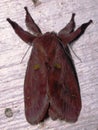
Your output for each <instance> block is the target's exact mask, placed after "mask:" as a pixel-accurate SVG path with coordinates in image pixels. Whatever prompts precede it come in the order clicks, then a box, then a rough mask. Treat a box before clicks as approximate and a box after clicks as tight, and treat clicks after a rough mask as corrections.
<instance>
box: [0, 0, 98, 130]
mask: <svg viewBox="0 0 98 130" xmlns="http://www.w3.org/2000/svg"><path fill="white" fill-rule="evenodd" d="M40 1H41V4H39V5H38V6H36V7H35V6H34V5H33V2H32V0H21V1H20V0H17V1H11V0H3V1H0V130H14V129H15V130H17V129H18V130H65V129H66V130H98V86H97V85H98V36H97V35H98V22H97V21H98V18H97V17H98V16H97V15H98V7H97V6H98V0H93V1H92V0H86V1H85V0H82V1H80V0H74V1H73V0H40ZM24 6H28V9H29V11H30V13H31V15H32V16H33V18H34V20H35V21H36V22H37V23H38V25H39V27H40V28H41V29H42V31H43V32H47V31H53V30H54V31H55V32H58V31H59V30H60V29H61V28H62V27H64V26H65V25H66V24H67V22H69V20H70V18H71V14H72V13H73V12H74V13H76V17H75V21H76V24H77V27H78V26H79V25H81V24H82V23H84V22H87V21H88V20H89V19H93V21H94V23H93V24H92V25H90V26H89V27H88V29H87V30H86V32H85V34H84V35H83V36H82V37H81V38H80V39H79V40H78V41H77V42H75V43H74V45H73V46H72V49H73V50H74V52H75V54H76V55H77V56H78V57H79V58H80V59H81V61H80V60H79V59H78V58H77V57H76V56H75V55H74V54H72V55H73V59H74V61H75V65H76V69H77V73H78V78H79V82H80V87H81V96H82V106H83V107H82V111H81V113H80V117H79V120H78V122H77V123H75V124H69V123H66V122H64V121H59V120H57V121H52V120H51V119H47V120H46V121H44V122H43V123H41V124H39V125H35V126H31V125H29V124H28V123H27V121H26V119H25V116H24V99H23V82H24V76H25V71H26V66H27V61H28V59H29V53H30V51H29V52H28V54H27V55H26V56H25V58H24V60H23V61H22V63H21V59H22V57H23V56H24V54H25V52H26V50H27V48H28V45H26V44H25V43H24V42H23V41H22V40H20V39H19V38H18V37H17V36H16V35H15V33H14V31H13V29H12V28H11V26H10V25H9V24H8V23H7V22H6V18H7V17H10V18H12V19H13V20H15V21H17V22H18V23H19V24H20V25H21V26H22V27H23V28H24V29H26V27H25V23H24V17H25V11H24V9H23V8H24ZM6 108H11V109H12V111H13V116H12V117H10V118H8V117H6V116H5V109H6Z"/></svg>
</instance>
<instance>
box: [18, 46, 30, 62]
mask: <svg viewBox="0 0 98 130" xmlns="http://www.w3.org/2000/svg"><path fill="white" fill-rule="evenodd" d="M30 47H31V46H29V47H28V48H27V50H26V52H25V54H24V56H23V57H22V59H21V62H20V63H22V62H23V59H24V58H25V56H26V55H27V53H28V51H29V49H30Z"/></svg>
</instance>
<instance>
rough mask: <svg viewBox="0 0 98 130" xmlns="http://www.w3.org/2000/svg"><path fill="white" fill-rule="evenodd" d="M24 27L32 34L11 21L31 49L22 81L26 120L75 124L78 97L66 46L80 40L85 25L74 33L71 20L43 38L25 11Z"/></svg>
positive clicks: (74, 73)
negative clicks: (46, 120) (47, 116)
mask: <svg viewBox="0 0 98 130" xmlns="http://www.w3.org/2000/svg"><path fill="white" fill-rule="evenodd" d="M25 11H26V19H25V22H26V26H27V27H28V29H29V30H30V31H32V32H33V34H31V33H29V32H27V31H24V30H23V29H22V28H21V27H20V26H19V25H18V24H17V23H16V22H14V21H12V20H11V19H9V18H8V19H7V21H8V22H9V23H10V24H11V26H12V27H13V29H14V30H15V32H16V34H17V35H18V36H19V37H20V38H21V39H22V40H23V41H24V42H26V43H27V44H29V45H30V46H32V43H33V49H32V52H31V56H30V59H29V62H28V66H27V71H26V76H25V81H24V101H25V115H26V119H27V121H28V122H29V123H31V124H37V123H39V122H41V121H43V120H44V119H45V117H46V115H47V114H48V115H49V116H50V117H51V118H52V119H53V120H55V119H57V118H58V119H60V120H65V121H67V122H76V121H77V119H78V116H79V113H80V110H81V96H80V88H79V83H78V78H77V74H76V71H75V67H74V63H73V60H72V57H71V54H70V51H69V49H68V46H67V45H68V44H71V43H72V42H73V41H74V40H76V39H77V38H79V37H80V36H81V35H82V34H83V33H84V32H85V29H86V28H87V27H88V25H89V24H90V23H91V22H92V20H90V21H89V22H87V23H84V24H82V25H81V26H80V27H79V28H78V29H76V30H75V31H74V28H75V22H74V16H75V14H72V18H71V20H70V22H69V23H68V24H67V25H66V27H64V28H63V29H62V30H60V32H59V33H58V34H56V33H55V32H47V33H45V34H42V32H41V30H40V28H39V27H38V26H37V24H36V23H35V22H34V20H33V19H32V17H31V15H30V13H29V12H28V9H27V7H25Z"/></svg>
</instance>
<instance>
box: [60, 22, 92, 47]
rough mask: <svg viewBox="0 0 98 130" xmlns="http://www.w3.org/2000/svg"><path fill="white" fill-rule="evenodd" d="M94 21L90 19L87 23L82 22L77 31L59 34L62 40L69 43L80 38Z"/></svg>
mask: <svg viewBox="0 0 98 130" xmlns="http://www.w3.org/2000/svg"><path fill="white" fill-rule="evenodd" d="M91 23H92V20H90V21H89V22H87V23H84V24H82V25H81V26H80V27H79V28H78V29H77V30H76V31H74V32H72V33H71V34H69V35H68V36H66V35H64V34H63V35H61V36H59V37H60V38H61V40H62V41H63V42H64V45H66V44H67V43H71V42H72V41H74V40H76V39H78V38H79V37H80V36H81V35H82V34H83V33H84V32H85V30H86V28H87V27H88V26H89V25H90V24H91Z"/></svg>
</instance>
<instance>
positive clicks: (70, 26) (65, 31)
mask: <svg viewBox="0 0 98 130" xmlns="http://www.w3.org/2000/svg"><path fill="white" fill-rule="evenodd" d="M74 17H75V13H73V14H72V17H71V20H70V22H69V23H68V24H67V25H66V26H65V27H64V28H63V29H61V31H60V32H59V35H62V34H64V35H67V34H69V33H71V32H73V31H74V28H75V21H74Z"/></svg>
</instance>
